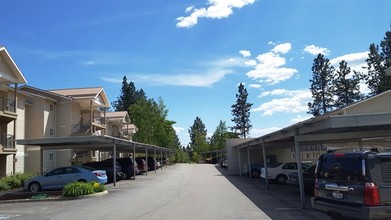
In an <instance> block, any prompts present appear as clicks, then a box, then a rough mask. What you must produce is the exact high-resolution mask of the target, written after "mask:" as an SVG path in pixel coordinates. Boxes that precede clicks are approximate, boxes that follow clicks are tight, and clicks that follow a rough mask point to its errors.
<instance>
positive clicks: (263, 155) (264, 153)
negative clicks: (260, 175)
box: [262, 139, 269, 190]
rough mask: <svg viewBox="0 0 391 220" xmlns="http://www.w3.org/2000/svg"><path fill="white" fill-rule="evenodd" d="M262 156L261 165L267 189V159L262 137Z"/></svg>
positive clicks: (267, 188)
mask: <svg viewBox="0 0 391 220" xmlns="http://www.w3.org/2000/svg"><path fill="white" fill-rule="evenodd" d="M262 157H263V167H264V169H263V170H264V171H265V184H266V190H269V179H268V178H267V160H266V150H265V139H262Z"/></svg>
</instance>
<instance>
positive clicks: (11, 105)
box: [0, 97, 15, 112]
mask: <svg viewBox="0 0 391 220" xmlns="http://www.w3.org/2000/svg"><path fill="white" fill-rule="evenodd" d="M0 111H8V112H15V99H10V98H6V97H0Z"/></svg>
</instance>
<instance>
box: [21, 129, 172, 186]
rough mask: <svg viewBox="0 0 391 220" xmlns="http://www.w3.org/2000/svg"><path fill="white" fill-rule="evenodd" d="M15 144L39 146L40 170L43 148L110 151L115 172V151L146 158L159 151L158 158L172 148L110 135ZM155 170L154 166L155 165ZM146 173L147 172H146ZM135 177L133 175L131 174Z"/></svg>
mask: <svg viewBox="0 0 391 220" xmlns="http://www.w3.org/2000/svg"><path fill="white" fill-rule="evenodd" d="M16 142H17V144H19V145H25V146H26V148H28V147H36V146H39V147H40V153H41V161H40V165H41V169H40V170H41V172H43V169H42V168H43V157H44V156H43V151H44V150H64V149H69V150H87V151H95V150H99V151H101V152H112V155H113V170H114V173H116V166H115V164H116V159H117V153H133V155H134V156H135V155H136V153H144V154H145V157H146V158H147V157H148V155H152V154H153V155H154V157H156V153H157V152H159V153H160V158H162V157H163V154H164V156H165V157H166V158H167V157H168V154H170V153H172V152H173V150H171V149H168V148H164V147H159V146H155V145H149V144H144V143H138V142H133V141H128V140H124V139H120V138H115V137H111V136H70V137H52V138H38V139H21V140H16ZM155 171H156V167H155ZM147 174H148V172H147ZM133 177H134V178H135V175H133ZM116 181H117V180H116V175H114V181H113V184H114V186H115V184H116Z"/></svg>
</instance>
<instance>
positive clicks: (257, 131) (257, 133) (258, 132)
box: [250, 127, 281, 137]
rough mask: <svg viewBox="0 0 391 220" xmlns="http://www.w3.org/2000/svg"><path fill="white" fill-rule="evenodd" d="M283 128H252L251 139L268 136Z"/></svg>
mask: <svg viewBox="0 0 391 220" xmlns="http://www.w3.org/2000/svg"><path fill="white" fill-rule="evenodd" d="M280 129H281V128H279V127H270V128H252V129H251V130H250V135H251V137H261V136H263V135H266V134H270V133H272V132H274V131H278V130H280Z"/></svg>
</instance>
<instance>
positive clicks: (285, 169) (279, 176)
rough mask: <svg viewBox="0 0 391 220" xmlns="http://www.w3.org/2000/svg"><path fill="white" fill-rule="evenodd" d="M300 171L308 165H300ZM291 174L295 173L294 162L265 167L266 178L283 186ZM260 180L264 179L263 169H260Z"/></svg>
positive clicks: (295, 164)
mask: <svg viewBox="0 0 391 220" xmlns="http://www.w3.org/2000/svg"><path fill="white" fill-rule="evenodd" d="M301 166H302V169H303V170H304V169H307V168H308V167H309V166H310V165H308V164H307V163H301ZM291 172H297V163H296V162H286V163H277V164H274V165H273V166H270V167H267V178H268V180H273V181H274V182H276V183H279V184H285V183H286V180H287V179H288V175H289V173H291ZM261 178H264V179H266V175H265V168H262V169H261Z"/></svg>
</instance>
